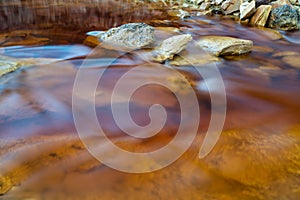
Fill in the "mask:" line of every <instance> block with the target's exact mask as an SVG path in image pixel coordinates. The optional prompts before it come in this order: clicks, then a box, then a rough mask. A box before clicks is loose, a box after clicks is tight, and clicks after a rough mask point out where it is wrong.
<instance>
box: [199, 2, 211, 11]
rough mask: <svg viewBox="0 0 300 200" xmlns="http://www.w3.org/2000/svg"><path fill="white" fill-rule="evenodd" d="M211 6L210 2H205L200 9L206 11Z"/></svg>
mask: <svg viewBox="0 0 300 200" xmlns="http://www.w3.org/2000/svg"><path fill="white" fill-rule="evenodd" d="M210 6H211V3H210V2H204V3H203V4H201V6H200V8H199V9H200V10H202V11H204V10H207V9H208V8H209V7H210Z"/></svg>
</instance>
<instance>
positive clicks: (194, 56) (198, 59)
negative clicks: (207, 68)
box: [170, 50, 220, 66]
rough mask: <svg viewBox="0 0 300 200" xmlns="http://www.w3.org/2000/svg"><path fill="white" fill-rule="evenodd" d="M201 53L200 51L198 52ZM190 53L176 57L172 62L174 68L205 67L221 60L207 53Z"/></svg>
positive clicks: (183, 53)
mask: <svg viewBox="0 0 300 200" xmlns="http://www.w3.org/2000/svg"><path fill="white" fill-rule="evenodd" d="M198 51H199V50H198ZM198 51H195V52H190V51H186V50H185V51H183V52H182V53H181V54H180V56H175V57H174V59H173V60H171V61H170V65H172V66H190V65H193V66H204V65H207V64H210V63H214V62H219V61H220V58H218V57H216V56H212V55H210V54H207V53H202V54H201V53H197V52H198Z"/></svg>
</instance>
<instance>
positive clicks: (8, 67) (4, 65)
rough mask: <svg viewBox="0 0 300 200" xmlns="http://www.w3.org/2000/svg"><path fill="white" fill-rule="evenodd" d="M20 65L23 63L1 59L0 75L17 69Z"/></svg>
mask: <svg viewBox="0 0 300 200" xmlns="http://www.w3.org/2000/svg"><path fill="white" fill-rule="evenodd" d="M20 67H21V65H20V64H19V63H18V62H12V61H5V60H0V77H1V76H3V75H5V74H8V73H10V72H14V71H16V70H17V69H19V68H20Z"/></svg>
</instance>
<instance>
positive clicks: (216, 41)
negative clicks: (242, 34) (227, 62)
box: [198, 36, 253, 56]
mask: <svg viewBox="0 0 300 200" xmlns="http://www.w3.org/2000/svg"><path fill="white" fill-rule="evenodd" d="M198 44H199V45H200V47H201V48H203V49H204V50H205V51H207V52H209V53H210V54H213V55H215V56H228V55H241V54H245V53H248V52H250V51H251V49H252V46H253V42H252V41H250V40H243V39H237V38H233V37H226V36H206V37H203V38H201V39H200V40H199V41H198Z"/></svg>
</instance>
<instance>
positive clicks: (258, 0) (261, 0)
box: [255, 0, 271, 8]
mask: <svg viewBox="0 0 300 200" xmlns="http://www.w3.org/2000/svg"><path fill="white" fill-rule="evenodd" d="M270 2H271V0H255V7H256V8H258V7H259V6H261V5H269V4H270Z"/></svg>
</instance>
